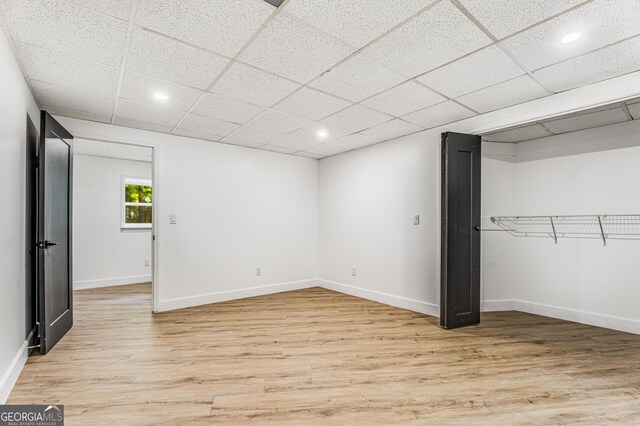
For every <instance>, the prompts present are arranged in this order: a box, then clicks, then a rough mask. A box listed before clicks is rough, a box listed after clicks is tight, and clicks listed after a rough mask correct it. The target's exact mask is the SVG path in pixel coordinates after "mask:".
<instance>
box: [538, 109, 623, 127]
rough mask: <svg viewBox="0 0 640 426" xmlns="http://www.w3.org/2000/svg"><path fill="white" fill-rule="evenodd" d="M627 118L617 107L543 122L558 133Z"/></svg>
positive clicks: (599, 125) (613, 122)
mask: <svg viewBox="0 0 640 426" xmlns="http://www.w3.org/2000/svg"><path fill="white" fill-rule="evenodd" d="M628 120H629V119H628V117H627V115H626V114H625V113H624V111H623V110H622V108H620V107H618V108H610V109H607V110H604V111H592V112H589V111H587V112H586V113H584V114H579V115H572V116H571V117H566V118H560V119H558V120H547V121H545V122H544V125H545V126H546V127H547V128H548V129H549V130H551V131H552V132H553V133H555V134H560V133H568V132H575V131H578V130H584V129H591V128H594V127H601V126H608V125H610V124H616V123H622V122H624V121H628Z"/></svg>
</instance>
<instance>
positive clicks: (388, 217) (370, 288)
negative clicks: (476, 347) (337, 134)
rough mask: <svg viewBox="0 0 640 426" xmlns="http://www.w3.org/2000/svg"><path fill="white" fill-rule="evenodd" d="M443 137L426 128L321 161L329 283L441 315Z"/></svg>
mask: <svg viewBox="0 0 640 426" xmlns="http://www.w3.org/2000/svg"><path fill="white" fill-rule="evenodd" d="M439 141H440V135H439V134H437V133H433V132H430V133H429V132H427V133H421V134H419V135H415V136H413V137H409V138H405V139H403V142H402V143H384V144H380V145H377V146H375V147H372V148H369V149H365V150H360V151H353V152H350V153H346V154H343V155H338V156H335V157H330V158H327V159H323V160H321V161H320V277H321V278H322V280H323V285H325V286H327V287H330V288H333V289H336V290H339V291H343V292H347V293H350V294H354V295H358V296H363V297H368V298H370V299H374V300H379V301H382V302H385V303H391V304H395V305H398V306H404V307H407V308H410V309H414V310H416V311H419V312H424V313H428V314H432V315H437V314H438V308H437V305H438V298H439V288H438V287H439V285H438V283H439V281H440V275H439V274H440V267H439V262H440V254H439V253H440V224H439V221H440V213H439V208H440V206H439V193H440V187H439V185H440V183H439V182H440V171H439V162H440V148H439ZM416 214H419V215H420V225H417V226H416V225H414V224H413V216H414V215H416ZM352 267H355V268H357V275H356V276H355V277H354V276H352Z"/></svg>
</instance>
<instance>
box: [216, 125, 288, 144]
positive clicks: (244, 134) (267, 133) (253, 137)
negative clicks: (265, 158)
mask: <svg viewBox="0 0 640 426" xmlns="http://www.w3.org/2000/svg"><path fill="white" fill-rule="evenodd" d="M280 136H282V133H280V132H276V131H273V130H265V129H257V128H255V127H251V126H242V127H240V128H239V129H238V130H236V131H234V132H233V133H231V134H230V135H228V136H227V138H231V139H238V140H243V141H247V142H255V143H259V144H260V145H265V144H268V143H269V142H271V141H272V140H274V139H276V138H278V137H280Z"/></svg>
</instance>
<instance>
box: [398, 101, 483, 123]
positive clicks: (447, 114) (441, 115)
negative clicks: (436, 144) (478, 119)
mask: <svg viewBox="0 0 640 426" xmlns="http://www.w3.org/2000/svg"><path fill="white" fill-rule="evenodd" d="M473 115H476V113H474V112H473V111H471V110H469V109H467V108H465V107H463V106H462V105H459V104H457V103H455V102H453V101H447V102H443V103H441V104H438V105H434V106H430V107H428V108H425V109H421V110H420V111H416V112H413V113H411V114H409V115H405V116H404V117H402V118H404V119H405V120H407V121H409V122H411V123H414V124H417V125H419V126H422V127H424V128H425V129H430V128H432V127H437V126H440V125H442V124H447V123H453V122H454V121H458V120H462V119H464V118H468V117H471V116H473Z"/></svg>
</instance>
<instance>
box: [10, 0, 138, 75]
mask: <svg viewBox="0 0 640 426" xmlns="http://www.w3.org/2000/svg"><path fill="white" fill-rule="evenodd" d="M0 13H1V14H2V15H3V17H4V22H5V25H7V27H8V29H9V32H10V33H11V37H12V38H13V39H14V40H17V41H22V42H25V43H29V44H34V45H36V46H41V47H45V48H47V49H53V50H57V51H59V52H63V53H68V54H71V55H75V56H79V57H81V58H84V59H89V60H92V61H97V62H102V63H106V64H111V65H118V64H120V63H121V61H122V52H123V51H124V45H125V40H126V36H127V23H126V22H124V21H121V20H119V19H116V18H113V17H111V16H106V15H102V14H99V13H95V12H92V11H90V10H87V9H84V8H82V7H78V6H76V5H73V4H70V3H67V2H64V1H61V0H38V1H23V0H4V1H3V2H0Z"/></svg>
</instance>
